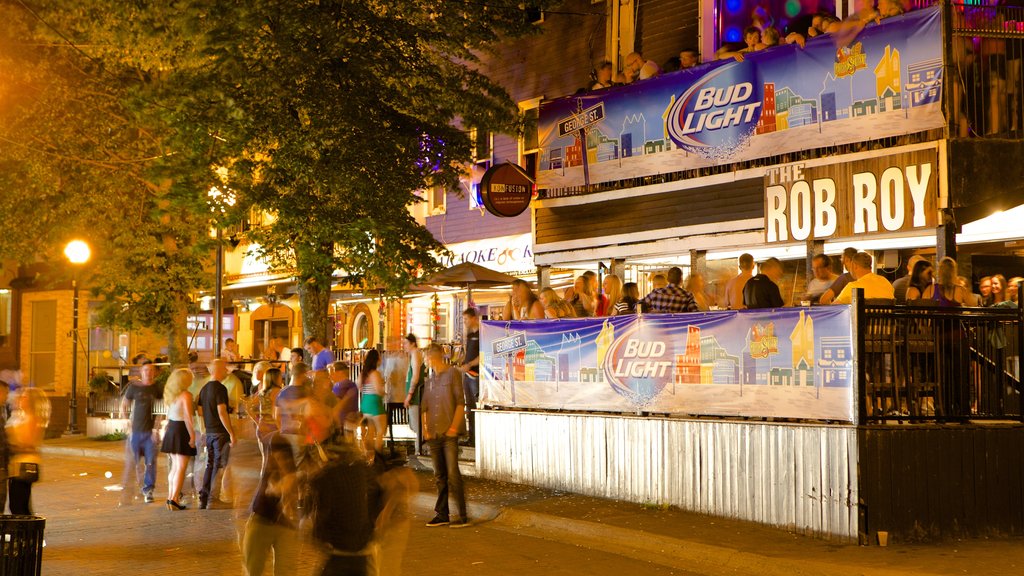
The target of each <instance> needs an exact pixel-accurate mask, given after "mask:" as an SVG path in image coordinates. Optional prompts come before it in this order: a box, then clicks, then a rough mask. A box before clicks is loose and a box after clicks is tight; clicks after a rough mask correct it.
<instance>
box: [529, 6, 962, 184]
mask: <svg viewBox="0 0 1024 576" xmlns="http://www.w3.org/2000/svg"><path fill="white" fill-rule="evenodd" d="M941 92H942V33H941V16H940V13H939V8H938V7H933V8H927V9H922V10H917V11H914V12H910V13H908V14H905V15H903V16H897V17H893V18H888V19H886V20H883V21H882V22H881V23H880V24H872V25H869V26H868V27H867V28H865V29H864V30H863V31H862V32H860V34H858V35H857V36H856V37H855V38H852V39H849V40H848V42H847V43H846V44H845V45H842V46H838V45H837V40H836V38H833V37H832V36H821V37H818V38H813V39H810V40H809V41H808V42H807V45H806V47H805V48H804V49H801V48H799V47H798V46H796V45H792V44H791V45H785V46H777V47H773V48H770V49H768V50H762V51H758V52H752V53H749V54H746V55H745V58H744V60H743V61H742V62H737V61H735V60H733V59H728V60H723V61H717V62H711V63H708V64H705V65H702V66H698V67H695V68H690V69H687V70H681V71H679V72H674V73H671V74H664V75H662V76H659V77H657V78H653V79H650V80H644V81H640V82H637V83H634V84H631V85H628V86H621V87H614V88H609V89H605V90H599V91H596V92H590V93H586V94H581V95H576V96H571V97H566V98H560V99H557V100H553V101H549V102H545V103H543V104H542V105H541V110H540V120H539V122H538V131H539V132H538V137H539V139H540V142H541V148H542V152H541V160H540V167H539V172H538V186H539V187H540V188H544V189H549V188H563V187H570V186H580V185H583V184H586V183H587V182H588V181H589V183H599V182H606V181H611V180H621V179H626V178H634V177H638V176H647V175H651V174H661V173H666V172H675V171H679V170H685V169H691V168H699V167H702V166H709V165H713V164H720V163H723V162H736V161H741V160H749V159H753V158H762V157H766V156H774V155H778V154H784V153H788V152H796V151H800V150H805V149H807V148H813V147H820V146H829V145H833V144H848V143H852V142H859V141H863V140H869V139H873V138H883V137H889V136H899V135H902V134H910V133H914V132H919V131H922V130H930V129H933V128H940V127H942V126H943V125H944V121H943V116H942V109H941V106H942V104H941V102H942V94H941Z"/></svg>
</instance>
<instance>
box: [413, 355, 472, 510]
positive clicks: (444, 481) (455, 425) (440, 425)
mask: <svg viewBox="0 0 1024 576" xmlns="http://www.w3.org/2000/svg"><path fill="white" fill-rule="evenodd" d="M426 357H427V366H428V367H429V368H430V371H431V374H430V376H428V377H427V381H426V385H425V387H424V389H423V400H422V404H421V405H420V412H421V416H422V418H423V437H424V438H426V440H427V445H428V446H430V460H431V462H432V463H433V465H434V481H435V482H436V483H437V504H436V505H435V506H434V511H435V512H437V515H436V516H434V519H433V520H431V521H430V522H428V523H427V526H431V527H433V526H444V525H445V524H450V525H451V527H452V528H463V527H465V526H468V525H469V521H468V520H467V518H466V494H465V492H464V491H463V485H462V473H461V472H460V471H459V434H460V433H462V431H463V430H464V428H465V420H464V418H465V413H466V396H465V394H464V393H463V391H462V387H461V386H459V384H460V380H461V378H460V375H459V370H458V369H457V368H455V367H454V366H451V365H449V364H448V361H447V360H445V357H444V351H443V350H442V349H441V346H440V345H439V344H431V345H430V347H429V348H427V354H426ZM449 491H450V492H451V495H452V497H454V498H455V507H456V511H457V512H458V516H456V517H455V518H451V517H450V516H449V511H448V494H449Z"/></svg>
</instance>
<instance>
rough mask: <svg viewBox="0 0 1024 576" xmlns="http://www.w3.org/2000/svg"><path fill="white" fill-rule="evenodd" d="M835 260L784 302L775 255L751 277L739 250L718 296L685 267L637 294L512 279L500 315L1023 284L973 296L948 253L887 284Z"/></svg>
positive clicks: (579, 282) (913, 297)
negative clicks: (536, 287) (837, 267)
mask: <svg viewBox="0 0 1024 576" xmlns="http://www.w3.org/2000/svg"><path fill="white" fill-rule="evenodd" d="M840 258H841V261H842V269H843V271H842V273H838V274H837V273H836V272H835V271H834V270H833V260H832V257H831V256H829V255H827V254H817V255H816V256H814V257H813V259H812V266H811V271H812V274H811V275H809V277H808V279H807V281H806V286H805V288H804V290H803V291H802V292H801V293H799V294H794V295H793V298H792V300H791V301H789V302H787V301H786V300H785V299H784V297H783V291H782V290H781V289H780V284H781V281H782V279H783V277H784V276H785V266H784V265H783V263H782V262H781V261H780V260H778V259H777V258H768V259H766V260H764V261H763V262H761V263H760V264H759V265H757V266H756V271H757V273H756V274H755V262H754V257H753V256H751V255H750V254H742V255H740V257H739V258H738V260H737V273H736V274H735V275H734V276H731V277H730V278H729V279H728V281H727V282H726V283H725V289H724V294H723V295H722V297H721V298H716V294H714V293H711V292H709V291H708V285H707V282H706V281H705V278H704V275H703V274H702V273H699V272H694V273H692V274H690V275H689V276H688V277H687V278H686V279H685V282H684V281H683V272H682V270H681V269H680V268H678V267H672V268H669V269H668V270H667V272H666V273H660V272H659V273H655V274H653V275H651V276H650V284H651V286H652V289H651V291H650V292H649V293H648V294H647V295H646V296H644V297H642V298H641V297H640V294H639V288H638V285H637V283H635V282H626V283H623V282H622V279H621V278H620V277H619V276H618V275H616V274H607V275H605V276H604V278H603V279H601V280H599V277H598V275H597V274H596V273H594V272H591V271H587V272H584V273H582V274H580V275H579V276H578V277H577V278H576V280H575V282H574V284H573V285H572V286H570V287H567V288H566V289H565V290H564V291H563V293H562V294H559V293H558V292H557V291H556V290H555V289H553V288H550V287H546V288H543V289H542V290H541V291H540V293H539V294H534V292H533V290H532V288H531V287H530V285H529V283H528V282H526V281H524V280H518V281H516V282H515V283H513V284H512V290H511V293H510V295H509V298H508V301H507V303H506V304H505V307H504V313H503V315H502V316H503V319H506V320H539V319H544V318H549V319H550V318H586V317H590V316H618V315H624V314H636V313H680V312H698V311H707V310H717V309H726V310H743V309H757V308H781V307H784V306H787V305H796V306H812V305H813V306H816V305H828V304H850V303H851V300H852V297H853V290H855V289H857V288H861V289H863V290H864V297H865V298H870V299H886V300H892V301H893V302H894V303H897V304H926V305H935V306H942V307H950V306H1015V305H1016V304H1015V303H1016V301H1017V283H1018V282H1021V281H1024V278H1020V277H1014V278H1012V279H1011V280H1009V281H1007V280H1006V279H1005V278H1004V277H1003V276H1001V275H995V276H986V277H984V278H982V279H981V280H980V283H979V290H980V293H978V294H975V293H972V291H971V290H970V283H969V282H968V280H967V279H966V278H965V277H963V276H961V275H959V273H958V271H957V263H956V261H955V260H953V259H952V258H948V257H947V258H942V259H941V260H939V261H938V263H937V264H933V263H932V262H930V261H929V260H927V259H926V258H925V257H923V256H920V255H914V256H912V257H910V258H909V259H908V263H907V266H906V272H905V274H904V275H903V276H902V277H900V278H898V279H896V280H895V281H893V282H890V281H889V280H888V279H887V278H886V277H885V276H883V275H881V274H878V273H876V272H875V267H874V262H873V259H872V256H871V255H870V254H868V253H867V252H861V251H858V250H857V249H856V248H847V249H845V250H844V251H843V253H842V255H841V256H840ZM719 300H720V303H719Z"/></svg>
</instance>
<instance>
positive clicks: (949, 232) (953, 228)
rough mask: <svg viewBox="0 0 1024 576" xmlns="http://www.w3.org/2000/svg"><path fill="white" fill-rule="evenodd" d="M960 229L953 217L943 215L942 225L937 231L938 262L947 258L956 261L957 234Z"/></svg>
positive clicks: (936, 248)
mask: <svg viewBox="0 0 1024 576" xmlns="http://www.w3.org/2000/svg"><path fill="white" fill-rule="evenodd" d="M959 228H960V227H959V226H957V225H956V222H954V221H953V218H952V216H951V215H949V214H944V215H943V223H942V225H940V226H939V227H938V228H936V229H935V252H936V255H935V259H936V261H938V260H942V259H943V258H945V257H946V256H949V257H950V258H952V259H953V260H956V234H957V232H959V231H960V230H959Z"/></svg>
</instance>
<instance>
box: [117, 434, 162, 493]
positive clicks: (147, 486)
mask: <svg viewBox="0 0 1024 576" xmlns="http://www.w3.org/2000/svg"><path fill="white" fill-rule="evenodd" d="M128 446H129V448H128V449H129V454H128V461H127V462H125V469H124V481H123V482H122V485H123V486H125V487H127V486H133V485H134V481H135V479H136V478H137V477H136V476H135V474H136V469H137V468H138V466H139V457H140V456H141V457H142V458H143V459H144V462H145V466H146V472H145V475H144V476H143V480H142V493H143V494H149V493H151V492H153V489H154V488H156V442H155V441H154V440H153V432H152V431H149V432H132V433H131V436H129V438H128Z"/></svg>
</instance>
